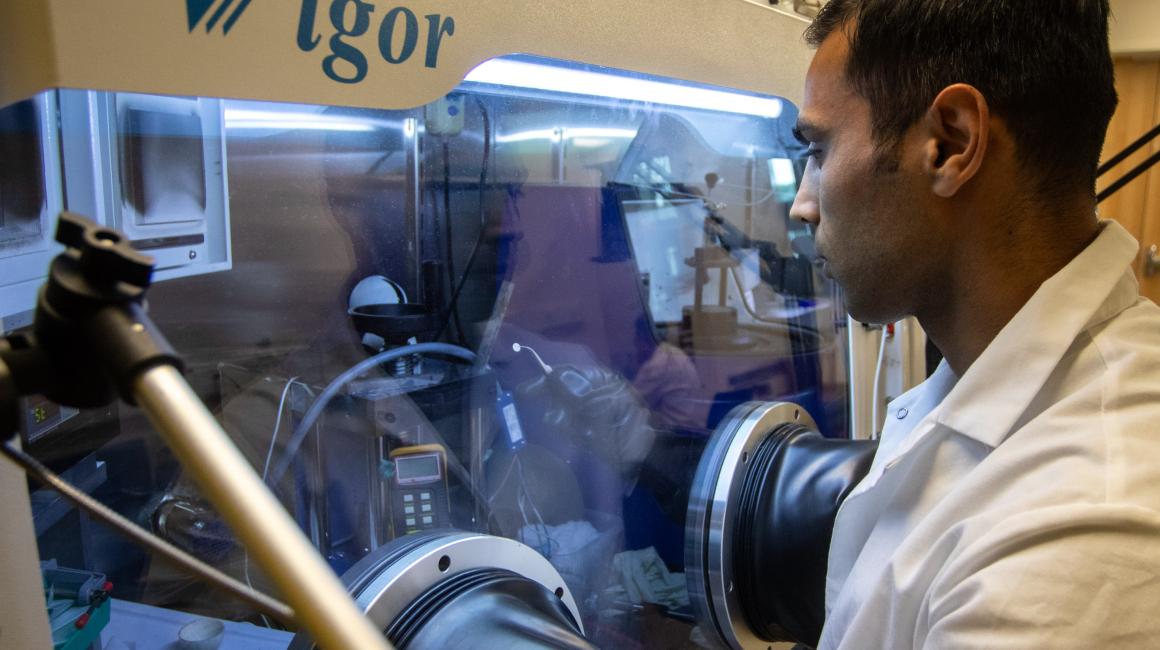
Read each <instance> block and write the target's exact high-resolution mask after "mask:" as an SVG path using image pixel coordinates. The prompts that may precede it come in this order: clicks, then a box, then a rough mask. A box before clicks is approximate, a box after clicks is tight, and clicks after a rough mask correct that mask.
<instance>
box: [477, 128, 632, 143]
mask: <svg viewBox="0 0 1160 650" xmlns="http://www.w3.org/2000/svg"><path fill="white" fill-rule="evenodd" d="M635 137H636V129H608V128H600V127H576V128H565V129H559V128H556V129H532V130H530V131H516V132H514V133H505V134H503V135H500V136H496V138H495V141H496V142H498V143H500V144H508V143H511V142H527V141H528V140H553V141H556V142H559V141H560V140H575V139H578V138H593V139H596V138H600V139H616V138H624V139H628V138H635Z"/></svg>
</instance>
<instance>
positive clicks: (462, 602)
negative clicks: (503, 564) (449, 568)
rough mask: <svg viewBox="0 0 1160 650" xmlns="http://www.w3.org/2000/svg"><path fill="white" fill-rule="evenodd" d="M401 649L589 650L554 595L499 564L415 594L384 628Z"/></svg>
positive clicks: (592, 647) (455, 577) (454, 578)
mask: <svg viewBox="0 0 1160 650" xmlns="http://www.w3.org/2000/svg"><path fill="white" fill-rule="evenodd" d="M386 636H387V638H388V639H390V640H391V642H392V643H394V644H395V646H396V647H398V648H400V650H436V649H438V650H442V649H443V648H465V649H473V648H478V649H480V650H483V649H490V648H503V649H504V650H521V649H528V650H531V649H533V648H535V649H542V648H560V649H566V650H573V649H574V650H594V646H592V645H591V644H590V643H588V642H587V641H586V640H585V639H584V637H583V636H581V634H580V631H579V629H578V627H577V625H576V622H575V621H574V620H573V618H572V615H571V614H570V613H569V612H568V610H567V608H566V607H564V605H563V603H561V601H560V599H559V598H558V597H557V596H556V594H554V593H552V592H550V591H548V590H547V589H546V588H544V586H543V585H540V584H538V583H536V582H534V581H532V580H528V579H527V578H524V577H523V576H520V575H517V574H515V573H512V572H510V571H504V570H502V569H477V570H474V571H466V572H463V573H460V574H458V575H456V576H454V577H453V578H450V579H448V580H445V581H443V582H441V583H439V584H437V585H435V586H434V587H432V588H431V589H430V590H428V591H427V592H426V593H425V594H423V595H422V596H420V597H419V598H417V599H416V600H415V601H414V602H413V603H412V604H411V605H410V607H408V608H407V609H406V610H405V611H404V612H402V613H401V614H400V615H399V616H398V617H397V618H396V619H395V620H394V621H393V622H392V623H391V625H390V626H389V627H388V628H387V630H386Z"/></svg>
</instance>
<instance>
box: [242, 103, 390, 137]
mask: <svg viewBox="0 0 1160 650" xmlns="http://www.w3.org/2000/svg"><path fill="white" fill-rule="evenodd" d="M225 120H226V128H230V129H274V130H296V129H306V130H313V131H352V132H368V131H374V130H375V129H376V128H380V127H390V126H397V124H395V123H392V122H386V121H383V120H371V119H359V118H354V117H343V116H340V115H330V114H325V113H305V112H291V111H259V110H251V109H247V108H228V109H226V111H225Z"/></svg>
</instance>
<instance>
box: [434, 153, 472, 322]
mask: <svg viewBox="0 0 1160 650" xmlns="http://www.w3.org/2000/svg"><path fill="white" fill-rule="evenodd" d="M443 228H444V230H445V231H446V233H447V288H448V289H451V288H453V287H454V286H455V248H454V246H453V244H454V241H455V240H454V239H453V238H452V236H451V144H450V143H449V142H448V141H447V137H446V136H444V137H443ZM453 293H454V292H453ZM447 318H449V319H454V321H455V332H456V334H458V335H459V344H460V345H467V337H466V336H464V335H463V323H462V322H461V321H460V320H459V306H458V305H457V304H456V303H455V300H454V296H452V301H451V302H450V303H448V304H447ZM440 334H442V332H440ZM435 340H436V341H438V340H439V337H438V336H436V337H435Z"/></svg>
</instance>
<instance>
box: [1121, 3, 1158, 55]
mask: <svg viewBox="0 0 1160 650" xmlns="http://www.w3.org/2000/svg"><path fill="white" fill-rule="evenodd" d="M1111 5H1112V24H1111V41H1112V54H1115V55H1118V56H1127V55H1135V56H1154V57H1160V0H1111Z"/></svg>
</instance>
